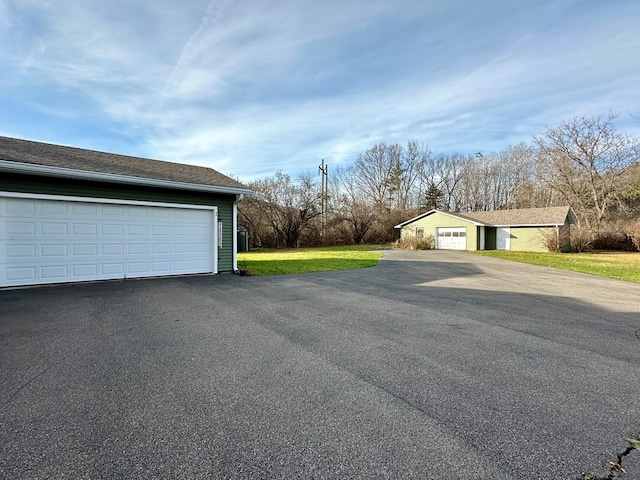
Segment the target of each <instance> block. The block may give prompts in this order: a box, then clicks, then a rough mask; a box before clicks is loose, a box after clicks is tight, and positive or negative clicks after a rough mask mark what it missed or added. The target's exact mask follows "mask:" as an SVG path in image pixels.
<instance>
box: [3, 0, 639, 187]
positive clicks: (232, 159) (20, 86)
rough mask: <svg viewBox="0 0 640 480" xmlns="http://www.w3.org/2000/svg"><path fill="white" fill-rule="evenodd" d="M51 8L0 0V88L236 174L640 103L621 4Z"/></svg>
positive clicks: (631, 9) (498, 142)
mask: <svg viewBox="0 0 640 480" xmlns="http://www.w3.org/2000/svg"><path fill="white" fill-rule="evenodd" d="M7 5H9V7H7ZM7 8H10V9H11V11H12V12H15V20H12V21H11V22H9V23H8V24H7V23H6V22H5V23H4V24H3V23H2V20H1V18H2V13H3V12H6V11H7ZM52 8H53V7H49V6H48V4H47V3H46V2H38V1H36V0H28V1H25V2H21V3H20V4H17V3H16V4H12V3H9V4H7V2H6V0H0V41H5V42H10V43H7V45H10V46H11V47H12V48H11V51H12V52H13V53H10V54H9V53H7V52H3V53H0V67H1V68H2V69H3V71H4V72H14V73H12V74H11V75H7V76H6V77H5V79H4V80H2V79H0V86H5V91H7V92H9V93H10V95H12V97H13V98H16V99H21V101H22V102H23V103H24V104H29V105H30V106H31V108H34V109H35V108H39V109H40V111H41V112H42V114H43V115H46V116H49V117H51V118H56V117H57V118H61V119H62V121H68V119H69V118H75V119H76V122H78V123H80V120H81V119H82V118H86V117H92V118H100V117H103V118H104V124H105V125H108V127H105V128H108V133H110V134H111V133H115V134H118V135H120V136H122V137H129V138H131V139H133V141H135V142H136V144H137V145H138V146H137V147H135V148H137V149H138V150H137V151H132V152H129V153H131V154H145V155H149V156H153V157H155V158H165V159H168V160H178V161H185V162H190V163H199V164H209V165H212V166H214V167H215V168H218V169H220V170H223V171H225V172H227V173H236V174H238V175H240V176H244V175H247V176H252V175H256V173H259V174H263V173H269V172H270V173H273V172H274V171H275V170H277V169H278V168H280V169H283V170H305V169H307V168H311V169H313V168H315V167H317V162H318V161H319V159H320V158H323V157H324V158H325V160H327V162H329V163H331V164H333V165H336V164H340V163H343V162H348V161H350V160H353V159H354V158H355V157H356V156H357V155H358V153H360V152H362V151H364V150H366V149H367V148H369V147H371V146H372V145H373V144H374V143H377V142H387V143H390V142H399V143H404V142H405V141H406V140H408V139H417V140H419V141H422V142H425V143H429V144H430V145H432V147H433V149H448V150H452V151H453V150H459V151H471V150H474V151H477V150H478V149H482V150H487V149H493V148H495V149H498V148H503V147H505V146H506V145H507V144H508V143H512V142H518V141H521V140H527V139H529V138H530V136H531V134H533V133H537V132H539V131H540V129H542V128H544V127H546V126H550V125H553V124H554V123H555V122H557V121H559V120H561V119H563V118H567V117H570V116H573V115H576V114H600V113H604V114H606V113H607V112H608V111H609V110H611V109H612V110H614V111H626V110H634V109H635V111H636V113H640V105H638V103H637V102H638V100H637V95H636V94H635V85H637V84H638V82H639V81H640V67H638V65H637V62H634V61H632V59H633V58H635V56H636V54H637V52H638V51H639V50H640V34H639V33H638V31H637V28H636V26H635V20H634V19H635V18H637V16H638V14H640V7H639V6H637V5H636V2H633V1H632V0H620V1H619V2H616V3H615V4H613V3H610V4H608V5H607V6H604V4H603V5H602V6H601V5H600V4H594V3H593V2H585V1H581V0H575V1H559V2H548V3H545V2H542V3H540V2H538V1H523V2H508V1H506V0H493V1H490V2H484V3H483V4H482V5H479V4H478V5H476V4H473V3H469V2H462V1H459V2H412V1H409V0H407V1H399V2H391V1H389V0H373V1H364V0H351V1H347V2H345V1H343V0H341V1H337V0H327V1H324V2H311V3H310V2H304V4H302V3H300V2H297V1H293V0H279V1H276V0H264V1H255V0H237V1H231V0H213V1H206V0H193V1H189V2H176V1H175V0H158V1H156V2H152V3H149V2H145V1H142V0H137V1H134V0H127V1H125V0H113V1H112V2H103V3H101V4H99V5H96V4H95V2H91V1H89V0H76V1H75V2H73V3H72V4H69V6H68V7H67V8H65V9H58V10H56V15H53V14H52V10H51V9H52ZM3 25H4V27H3ZM43 98H47V99H50V101H47V102H43ZM38 105H41V106H40V107H38ZM1 106H2V105H1V104H0V109H1ZM56 109H58V110H59V111H60V113H58V114H57V115H56V113H55V112H56ZM603 110H604V111H603ZM6 121H7V119H5V118H4V117H2V116H0V127H2V122H6ZM105 134H106V133H105ZM63 143H73V142H72V141H65V142H63ZM130 145H132V144H130ZM125 153H126V152H125Z"/></svg>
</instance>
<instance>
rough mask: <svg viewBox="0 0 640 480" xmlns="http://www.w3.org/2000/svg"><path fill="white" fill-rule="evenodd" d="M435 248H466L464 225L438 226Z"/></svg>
mask: <svg viewBox="0 0 640 480" xmlns="http://www.w3.org/2000/svg"><path fill="white" fill-rule="evenodd" d="M436 248H439V249H447V250H466V249H467V229H466V227H441V228H438V242H437V245H436Z"/></svg>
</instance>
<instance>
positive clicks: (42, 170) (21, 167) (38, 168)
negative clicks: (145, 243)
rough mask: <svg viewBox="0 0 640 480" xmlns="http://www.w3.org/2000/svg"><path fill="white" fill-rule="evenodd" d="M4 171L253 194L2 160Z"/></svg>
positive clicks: (228, 188) (0, 166) (169, 181)
mask: <svg viewBox="0 0 640 480" xmlns="http://www.w3.org/2000/svg"><path fill="white" fill-rule="evenodd" d="M2 171H4V172H14V173H24V174H32V175H45V176H48V177H58V178H70V179H75V180H93V181H98V182H110V183H121V184H129V185H140V186H145V187H159V188H172V189H179V190H192V191H197V192H209V193H225V194H230V195H240V194H244V195H251V193H252V192H251V190H250V189H248V188H234V187H222V186H215V185H202V184H198V183H183V182H175V181H172V180H156V179H154V178H141V177H131V176H128V175H118V174H114V173H101V172H90V171H85V170H74V169H71V168H61V167H49V166H45V165H37V164H31V163H20V162H9V161H6V160H0V172H2Z"/></svg>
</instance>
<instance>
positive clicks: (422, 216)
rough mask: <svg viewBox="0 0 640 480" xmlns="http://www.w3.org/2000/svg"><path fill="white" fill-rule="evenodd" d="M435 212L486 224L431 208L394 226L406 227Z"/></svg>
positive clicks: (478, 224)
mask: <svg viewBox="0 0 640 480" xmlns="http://www.w3.org/2000/svg"><path fill="white" fill-rule="evenodd" d="M433 213H442V214H443V215H447V216H448V217H453V218H455V219H456V220H462V221H463V222H469V223H471V224H473V225H475V226H476V227H479V226H481V225H486V224H485V223H482V222H478V221H476V220H471V219H470V218H466V217H464V216H462V215H456V214H455V213H454V212H442V211H440V210H429V211H428V212H425V213H422V214H420V215H418V216H417V217H413V218H412V219H410V220H407V221H406V222H402V223H399V224H398V225H396V226H394V227H393V228H402V227H405V226H407V225H409V224H410V223H412V222H415V221H416V220H420V219H422V218H424V217H427V216H429V215H431V214H433Z"/></svg>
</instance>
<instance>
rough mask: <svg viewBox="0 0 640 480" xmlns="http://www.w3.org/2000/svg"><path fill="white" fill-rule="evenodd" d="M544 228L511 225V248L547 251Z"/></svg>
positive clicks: (521, 250)
mask: <svg viewBox="0 0 640 480" xmlns="http://www.w3.org/2000/svg"><path fill="white" fill-rule="evenodd" d="M544 230H545V229H544V228H540V227H511V250H514V251H520V252H546V251H547V247H546V246H545V244H544Z"/></svg>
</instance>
